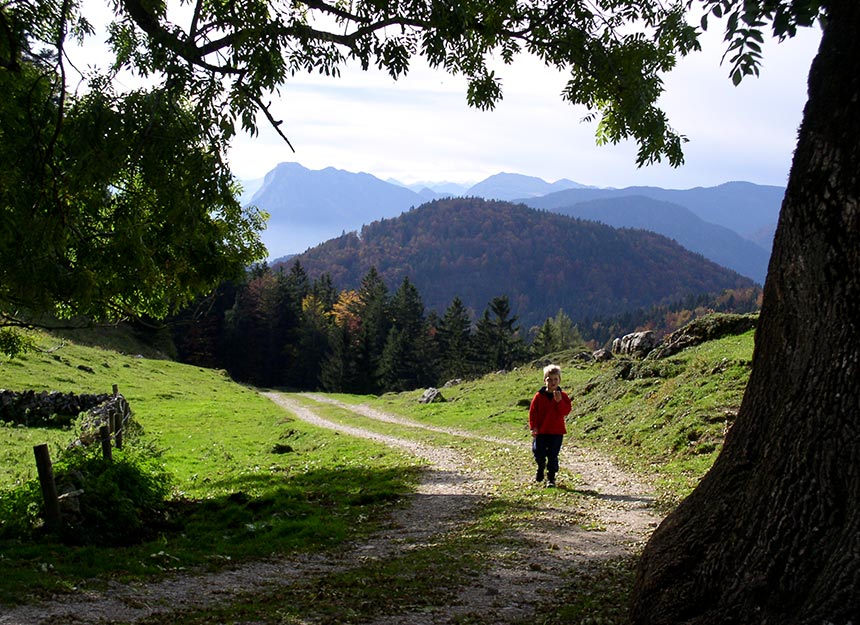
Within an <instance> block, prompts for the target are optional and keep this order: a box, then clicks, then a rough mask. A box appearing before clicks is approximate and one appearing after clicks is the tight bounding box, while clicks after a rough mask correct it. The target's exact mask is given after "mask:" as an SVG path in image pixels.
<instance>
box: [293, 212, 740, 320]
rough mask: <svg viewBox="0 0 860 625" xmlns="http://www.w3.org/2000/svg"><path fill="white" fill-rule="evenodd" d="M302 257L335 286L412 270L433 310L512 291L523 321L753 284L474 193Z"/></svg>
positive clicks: (680, 254) (666, 250) (633, 238)
mask: <svg viewBox="0 0 860 625" xmlns="http://www.w3.org/2000/svg"><path fill="white" fill-rule="evenodd" d="M298 260H299V261H300V262H301V264H302V266H303V267H304V268H305V270H306V271H307V273H308V275H309V276H310V277H311V278H316V277H318V276H321V275H323V274H330V275H331V277H332V280H333V282H334V284H335V286H336V287H337V288H356V287H357V286H358V284H359V283H360V281H361V279H362V277H363V276H364V275H365V274H366V273H367V272H368V271H369V270H370V269H371V268H372V267H376V269H377V270H378V272H379V274H380V276H381V277H382V279H383V280H384V281H385V283H386V284H388V285H390V286H392V287H393V286H394V285H397V284H399V283H400V282H401V281H402V280H403V278H404V277H408V278H409V279H410V280H411V281H412V282H413V284H414V285H415V286H416V288H417V289H418V291H419V292H420V293H421V296H422V298H423V300H424V303H425V304H426V306H427V307H428V308H429V309H430V310H433V311H436V312H441V311H443V310H444V309H445V308H446V307H447V306H448V304H450V302H451V300H452V299H453V298H454V297H459V298H460V299H461V300H462V301H463V303H464V304H465V305H466V307H467V308H469V309H471V310H472V311H473V312H475V311H480V310H482V309H483V308H484V306H486V304H487V302H489V301H490V300H491V299H492V298H493V297H496V296H499V295H506V296H507V297H508V298H509V300H510V303H511V309H512V312H513V313H514V314H515V315H517V316H519V318H520V320H521V322H522V323H523V325H525V326H526V327H528V326H530V325H537V324H541V323H543V321H544V320H546V319H547V318H548V317H551V316H553V315H555V314H556V313H557V312H558V311H559V310H560V309H563V310H564V311H565V312H566V313H567V314H568V315H569V316H570V317H571V318H572V319H582V318H585V317H598V316H607V315H616V314H621V313H624V312H627V311H631V310H635V309H638V308H649V307H651V306H654V305H659V304H666V303H669V302H675V301H678V300H681V299H682V298H685V297H688V296H690V295H699V294H703V293H717V292H721V291H723V290H726V289H744V288H749V287H751V286H753V283H752V281H751V280H749V279H747V278H744V277H742V276H740V275H738V274H737V273H735V272H732V271H730V270H728V269H725V268H723V267H720V266H718V265H716V264H714V263H712V262H710V261H708V260H706V259H705V258H703V257H702V256H699V255H697V254H693V253H692V252H689V251H688V250H686V249H684V248H682V247H681V246H680V245H678V244H677V243H675V242H674V241H672V240H670V239H667V238H666V237H663V236H661V235H658V234H654V233H651V232H645V231H640V230H628V229H620V230H619V229H614V228H610V227H608V226H605V225H602V224H597V223H592V222H585V221H581V220H577V219H573V218H569V217H566V216H562V215H558V214H555V213H550V212H545V211H538V210H534V209H529V208H527V207H525V206H523V205H514V204H510V203H507V202H491V201H485V200H481V199H476V198H465V199H464V198H456V199H446V200H437V201H434V202H431V203H428V204H425V205H423V206H420V207H418V208H415V209H412V210H410V211H408V212H406V213H404V214H403V215H401V216H400V217H397V218H394V219H386V220H381V221H377V222H374V223H372V224H370V225H367V226H365V227H364V228H362V230H361V232H360V233H359V234H355V233H348V234H345V235H343V236H341V237H338V238H336V239H333V240H331V241H328V242H326V243H323V244H321V245H319V246H317V247H315V248H313V249H311V250H308V251H307V252H305V253H304V254H302V255H300V256H299V257H298Z"/></svg>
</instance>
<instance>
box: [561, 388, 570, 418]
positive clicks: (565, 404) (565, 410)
mask: <svg viewBox="0 0 860 625" xmlns="http://www.w3.org/2000/svg"><path fill="white" fill-rule="evenodd" d="M572 408H573V403H572V402H571V401H570V397H568V396H567V393H565V392H564V391H562V392H561V401H560V402H558V411H559V414H560V415H561V416H563V417H566V416H567V415H569V414H570V411H571V409H572Z"/></svg>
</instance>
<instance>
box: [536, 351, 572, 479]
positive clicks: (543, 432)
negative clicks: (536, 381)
mask: <svg viewBox="0 0 860 625" xmlns="http://www.w3.org/2000/svg"><path fill="white" fill-rule="evenodd" d="M543 379H544V382H545V383H546V386H543V387H541V389H540V390H539V391H538V392H537V393H535V396H534V397H533V398H532V403H531V405H530V406H529V429H530V430H531V432H532V453H533V454H534V457H535V462H537V465H538V468H537V475H536V476H535V481H537V482H543V476H544V471H546V476H547V486H548V487H554V486H555V475H556V473H558V453H559V451H561V443H562V440H563V439H564V435H565V434H567V428H566V427H565V424H564V418H565V417H566V416H567V415H568V414H570V397H568V396H567V393H565V392H564V391H563V390H561V387H560V386H559V384H560V383H561V369H560V368H559V367H558V366H557V365H547V366H546V367H544V368H543Z"/></svg>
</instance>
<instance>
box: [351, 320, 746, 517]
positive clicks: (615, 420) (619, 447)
mask: <svg viewBox="0 0 860 625" xmlns="http://www.w3.org/2000/svg"><path fill="white" fill-rule="evenodd" d="M753 338H754V330H750V331H748V332H745V333H743V334H740V335H735V336H728V337H725V338H722V339H719V340H714V341H708V342H706V343H703V344H701V345H699V346H696V347H691V348H689V349H687V350H685V351H682V352H680V353H679V354H676V355H675V356H673V357H671V358H667V359H663V360H654V361H650V360H646V361H638V360H631V359H627V358H617V359H614V360H612V361H609V362H607V363H588V364H584V363H582V362H581V361H579V360H577V359H575V358H572V357H571V355H570V354H560V355H557V358H555V361H556V363H557V364H560V365H561V367H562V386H563V387H564V388H565V390H566V391H567V392H568V394H569V395H570V397H571V400H572V402H573V410H572V412H571V415H570V417H569V418H568V438H567V440H568V444H569V443H570V442H572V441H576V443H578V444H581V445H585V446H588V447H594V448H597V449H600V450H601V451H604V452H606V453H608V454H610V455H611V456H612V457H614V458H615V459H616V460H618V461H619V462H621V463H622V464H623V465H624V466H626V467H627V468H629V469H632V470H635V471H636V472H638V473H640V474H641V475H643V476H645V477H647V478H651V479H653V480H654V482H655V488H656V489H657V491H658V496H659V500H660V503H661V506H662V507H664V508H669V507H672V506H674V505H676V504H677V503H678V502H679V501H680V500H681V499H682V498H683V497H685V496H686V495H688V494H689V493H690V491H691V490H692V489H693V488H694V487H695V486H696V484H698V482H699V480H700V479H701V477H702V476H703V475H704V474H705V472H707V470H708V469H709V468H710V466H711V465H712V464H713V462H714V459H715V458H716V456H717V454H718V453H719V451H720V449H721V448H722V443H723V439H724V437H725V433H726V431H727V429H728V428H729V427H730V426H731V424H732V423H733V421H734V417H735V415H736V414H737V410H738V408H739V407H740V402H741V399H742V397H743V392H744V389H745V388H746V383H747V380H748V379H749V374H750V370H751V358H752V351H753ZM541 378H542V373H541V368H540V367H539V366H536V365H535V366H525V367H521V368H519V369H517V370H515V371H512V372H509V373H505V374H491V375H488V376H484V377H482V378H481V379H479V380H472V381H466V382H463V383H462V384H459V385H457V386H452V387H450V388H444V389H442V394H443V396H444V397H445V399H446V400H447V401H445V402H439V403H433V404H419V403H418V398H419V397H420V396H421V393H422V391H421V390H418V391H413V392H410V393H398V394H386V395H382V396H381V397H378V398H376V397H358V396H354V397H350V396H340V397H339V398H340V399H342V400H343V401H347V402H354V403H367V404H370V405H372V406H374V407H377V408H379V409H382V410H387V411H390V412H394V413H397V414H401V415H404V416H409V417H410V418H414V419H417V420H420V421H423V422H426V423H428V424H432V425H434V426H440V427H452V428H459V429H464V430H468V431H470V432H474V433H477V434H481V435H484V436H492V437H498V438H504V439H510V440H513V441H520V442H522V443H523V445H527V444H528V441H529V434H528V428H527V419H528V402H529V401H530V400H531V398H532V396H533V395H534V393H535V391H536V390H537V389H538V388H539V386H540V385H541Z"/></svg>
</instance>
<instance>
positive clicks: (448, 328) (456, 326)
mask: <svg viewBox="0 0 860 625" xmlns="http://www.w3.org/2000/svg"><path fill="white" fill-rule="evenodd" d="M438 343H439V352H440V355H439V361H440V362H439V367H440V376H441V379H444V380H450V379H452V378H460V377H464V376H467V375H470V374H471V373H473V372H474V371H475V368H476V363H475V350H474V345H473V337H472V322H471V320H470V319H469V312H468V311H467V310H466V306H465V305H464V304H463V301H462V300H461V299H460V298H459V297H455V298H454V299H453V300H452V301H451V305H450V306H448V309H447V310H446V311H445V316H444V317H442V321H441V323H440V324H439V332H438Z"/></svg>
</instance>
